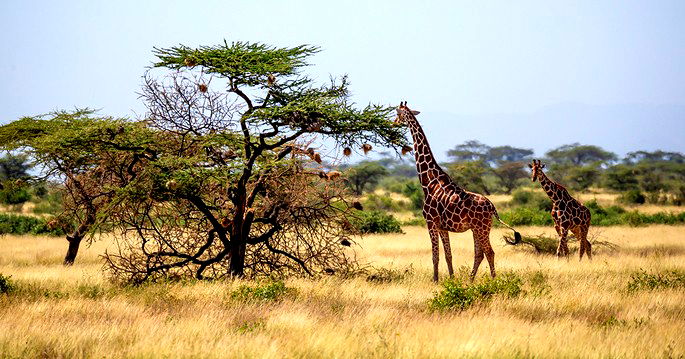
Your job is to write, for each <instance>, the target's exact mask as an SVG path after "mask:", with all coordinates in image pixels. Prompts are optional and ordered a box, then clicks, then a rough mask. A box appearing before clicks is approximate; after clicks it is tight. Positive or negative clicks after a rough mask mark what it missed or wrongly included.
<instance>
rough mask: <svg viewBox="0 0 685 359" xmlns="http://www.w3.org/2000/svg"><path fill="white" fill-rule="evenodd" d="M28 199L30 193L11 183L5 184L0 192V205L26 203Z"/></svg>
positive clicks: (22, 187)
mask: <svg viewBox="0 0 685 359" xmlns="http://www.w3.org/2000/svg"><path fill="white" fill-rule="evenodd" d="M30 199H31V193H29V191H28V190H27V189H26V188H25V187H24V186H19V185H15V184H14V183H12V182H9V183H6V185H5V186H4V188H3V189H2V190H0V203H2V204H20V203H26V202H28V201H29V200H30Z"/></svg>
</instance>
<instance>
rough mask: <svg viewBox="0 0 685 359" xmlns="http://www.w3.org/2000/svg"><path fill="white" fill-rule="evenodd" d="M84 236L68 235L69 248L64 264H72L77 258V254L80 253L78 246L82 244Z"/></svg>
mask: <svg viewBox="0 0 685 359" xmlns="http://www.w3.org/2000/svg"><path fill="white" fill-rule="evenodd" d="M82 239H83V236H81V237H79V236H75V237H72V236H67V241H69V248H68V249H67V255H66V256H65V257H64V265H65V266H70V265H72V264H74V261H75V260H76V255H77V254H78V248H79V246H80V245H81V240H82Z"/></svg>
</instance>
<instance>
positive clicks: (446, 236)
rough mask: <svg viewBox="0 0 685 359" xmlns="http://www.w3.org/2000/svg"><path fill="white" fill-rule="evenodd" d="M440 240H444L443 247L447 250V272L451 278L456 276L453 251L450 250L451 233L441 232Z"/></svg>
mask: <svg viewBox="0 0 685 359" xmlns="http://www.w3.org/2000/svg"><path fill="white" fill-rule="evenodd" d="M440 238H442V247H443V248H444V249H445V261H446V262H447V271H448V272H449V274H450V278H451V277H453V276H454V269H453V268H452V249H451V248H450V233H449V232H447V231H445V230H441V231H440Z"/></svg>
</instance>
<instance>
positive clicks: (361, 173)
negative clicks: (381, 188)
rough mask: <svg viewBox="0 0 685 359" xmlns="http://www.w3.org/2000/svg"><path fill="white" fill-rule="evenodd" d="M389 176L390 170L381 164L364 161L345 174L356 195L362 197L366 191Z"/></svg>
mask: <svg viewBox="0 0 685 359" xmlns="http://www.w3.org/2000/svg"><path fill="white" fill-rule="evenodd" d="M387 174H388V170H387V169H386V168H385V167H384V166H382V165H381V164H380V163H377V162H371V161H364V162H361V163H359V164H358V165H356V166H353V167H351V168H349V169H348V170H347V171H346V172H345V177H346V178H347V181H348V183H349V184H350V187H352V190H353V191H354V194H356V195H357V196H361V195H362V194H363V193H364V190H366V189H369V188H373V187H375V186H376V185H377V184H378V181H380V180H381V178H382V177H383V176H386V175H387Z"/></svg>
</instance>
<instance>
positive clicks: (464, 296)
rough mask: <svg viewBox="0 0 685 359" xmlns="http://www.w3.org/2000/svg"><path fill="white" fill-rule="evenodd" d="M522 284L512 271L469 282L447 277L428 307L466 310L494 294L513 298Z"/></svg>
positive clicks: (520, 289)
mask: <svg viewBox="0 0 685 359" xmlns="http://www.w3.org/2000/svg"><path fill="white" fill-rule="evenodd" d="M522 286H523V280H522V279H521V278H520V277H519V276H518V275H516V274H513V273H508V274H504V275H500V276H498V277H496V278H486V279H483V280H480V281H478V282H477V283H470V284H467V283H464V281H463V280H459V279H449V280H447V281H445V282H444V283H443V284H442V287H443V289H442V290H441V291H440V292H437V293H435V295H434V297H433V298H432V299H431V300H430V302H429V308H430V309H431V310H434V311H446V310H466V309H468V308H470V307H471V306H473V305H475V304H477V303H484V302H487V301H489V300H490V299H492V297H494V296H496V295H503V296H506V297H508V298H515V297H517V296H519V294H521V292H522Z"/></svg>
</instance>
